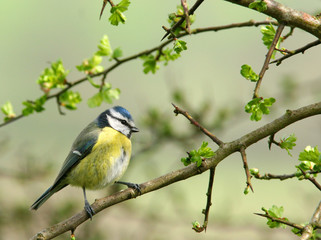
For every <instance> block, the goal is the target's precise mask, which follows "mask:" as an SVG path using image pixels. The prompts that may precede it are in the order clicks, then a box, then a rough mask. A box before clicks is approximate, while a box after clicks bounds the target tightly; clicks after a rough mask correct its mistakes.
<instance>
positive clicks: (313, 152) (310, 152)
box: [299, 146, 321, 165]
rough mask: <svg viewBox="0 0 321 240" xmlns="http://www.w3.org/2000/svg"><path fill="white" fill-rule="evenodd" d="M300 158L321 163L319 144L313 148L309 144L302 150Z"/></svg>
mask: <svg viewBox="0 0 321 240" xmlns="http://www.w3.org/2000/svg"><path fill="white" fill-rule="evenodd" d="M299 160H300V161H308V162H312V163H315V164H317V165H321V153H320V152H319V150H318V147H317V146H315V147H314V148H312V147H311V146H307V147H306V148H305V149H304V151H303V152H300V155H299Z"/></svg>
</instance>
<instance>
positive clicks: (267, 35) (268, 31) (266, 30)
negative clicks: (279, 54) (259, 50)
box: [261, 24, 281, 59]
mask: <svg viewBox="0 0 321 240" xmlns="http://www.w3.org/2000/svg"><path fill="white" fill-rule="evenodd" d="M261 33H262V41H263V44H264V45H265V46H266V47H267V48H268V49H269V48H270V47H271V44H272V42H273V39H274V36H275V33H276V31H275V28H274V27H273V25H272V24H270V25H267V26H263V27H261ZM280 44H281V38H279V40H278V42H277V44H276V46H275V47H276V48H280ZM275 54H276V51H273V53H272V56H271V58H272V59H274V58H275Z"/></svg>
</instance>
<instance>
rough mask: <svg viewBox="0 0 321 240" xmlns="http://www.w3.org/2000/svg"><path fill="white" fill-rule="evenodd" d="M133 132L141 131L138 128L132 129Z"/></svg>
mask: <svg viewBox="0 0 321 240" xmlns="http://www.w3.org/2000/svg"><path fill="white" fill-rule="evenodd" d="M131 130H132V132H139V129H138V128H137V127H132V128H131Z"/></svg>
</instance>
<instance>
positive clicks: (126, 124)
mask: <svg viewBox="0 0 321 240" xmlns="http://www.w3.org/2000/svg"><path fill="white" fill-rule="evenodd" d="M138 131H139V129H138V128H137V127H136V126H135V123H134V120H133V118H132V116H131V115H130V113H129V112H128V110H126V109H125V108H123V107H121V106H115V107H112V108H110V109H107V110H106V111H104V112H102V113H101V114H100V115H99V116H98V117H97V118H96V119H95V120H94V121H93V122H91V123H90V124H89V125H88V126H87V127H85V128H84V129H83V130H82V131H81V132H80V134H79V135H78V137H77V138H76V139H75V141H74V143H73V144H72V147H71V150H70V152H69V154H68V155H67V157H66V160H65V161H64V163H63V165H62V167H61V169H60V172H59V173H58V175H57V177H56V179H55V181H54V183H53V184H52V186H51V187H49V188H48V189H47V190H46V191H45V192H44V193H43V194H42V195H41V196H40V197H39V198H38V199H37V200H36V201H35V202H34V203H33V204H32V205H31V207H30V208H31V209H32V210H37V209H38V208H39V207H40V206H41V205H42V204H43V203H44V202H45V201H47V200H48V199H49V198H50V197H51V196H52V195H53V194H54V193H56V192H58V191H60V190H61V189H63V188H65V187H66V186H68V185H71V186H77V187H81V188H82V190H83V195H84V201H85V206H84V209H85V211H86V212H87V214H88V216H89V217H90V219H92V217H93V215H94V214H95V211H94V209H93V208H92V207H91V206H90V204H89V202H88V200H87V197H86V189H90V190H97V189H101V188H104V187H106V186H108V185H110V184H112V183H120V184H124V185H127V186H128V187H130V188H134V189H136V190H137V191H138V192H139V193H140V187H139V185H138V184H135V183H130V182H122V181H118V180H119V179H120V178H121V177H122V175H123V174H124V172H125V171H126V169H127V167H128V164H129V161H130V157H131V149H132V147H131V140H130V137H131V135H132V133H135V132H138Z"/></svg>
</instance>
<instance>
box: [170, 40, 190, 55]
mask: <svg viewBox="0 0 321 240" xmlns="http://www.w3.org/2000/svg"><path fill="white" fill-rule="evenodd" d="M173 49H174V51H175V52H176V53H177V54H180V53H181V52H182V51H184V50H186V49H187V46H186V42H185V41H183V40H176V41H175V42H174V47H173Z"/></svg>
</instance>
